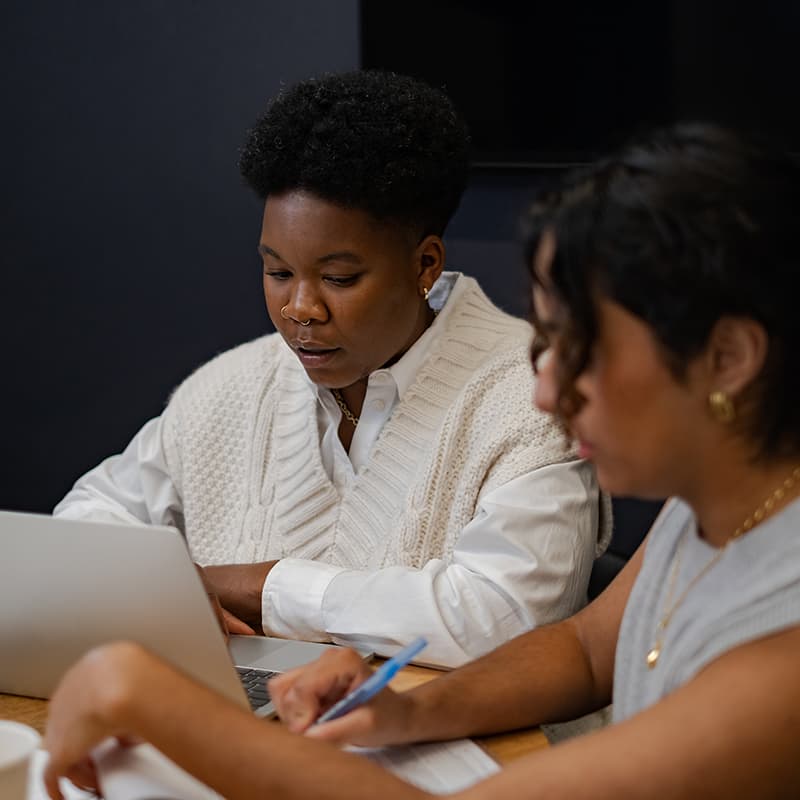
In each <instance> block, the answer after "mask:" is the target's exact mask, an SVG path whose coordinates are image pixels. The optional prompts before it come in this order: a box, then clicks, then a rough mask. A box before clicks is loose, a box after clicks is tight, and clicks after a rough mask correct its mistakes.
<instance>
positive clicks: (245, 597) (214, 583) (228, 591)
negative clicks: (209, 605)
mask: <svg viewBox="0 0 800 800" xmlns="http://www.w3.org/2000/svg"><path fill="white" fill-rule="evenodd" d="M277 563H278V562H277V561H262V562H261V563H259V564H221V565H217V566H206V567H202V569H201V574H202V575H203V582H204V583H205V585H206V590H207V591H208V592H210V593H213V594H216V595H217V597H219V601H220V603H221V604H222V608H223V609H224V610H225V612H226V617H225V619H226V621H228V620H229V618H230V617H232V618H233V619H234V620H236V623H239V625H241V624H244V625H247V626H248V627H249V628H250V631H249V632H250V633H253V632H254V631H256V630H258V631H260V630H262V624H261V595H262V592H263V589H264V581H265V580H266V579H267V575H269V573H270V570H271V569H272V568H273V567H274V566H275V565H276V564H277ZM237 627H238V625H236V626H235V627H234V626H231V625H230V624H229V625H228V630H229V632H230V633H243V632H244V633H246V632H247V631H242V630H238V629H236V628H237Z"/></svg>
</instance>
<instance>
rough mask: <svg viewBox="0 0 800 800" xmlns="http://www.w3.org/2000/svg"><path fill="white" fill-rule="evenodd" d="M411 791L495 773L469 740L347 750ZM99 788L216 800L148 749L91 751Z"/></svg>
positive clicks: (123, 795) (72, 798) (39, 790)
mask: <svg viewBox="0 0 800 800" xmlns="http://www.w3.org/2000/svg"><path fill="white" fill-rule="evenodd" d="M350 749H351V750H352V751H353V752H356V753H359V754H360V755H363V756H365V757H366V758H369V759H371V760H372V761H375V762H376V763H377V764H379V765H380V766H382V767H384V768H385V769H388V770H390V771H391V772H393V773H395V775H397V776H398V777H399V778H402V779H403V780H405V781H408V782H409V783H413V784H414V785H415V786H418V787H420V788H421V789H425V790H426V791H429V792H433V793H434V794H444V793H446V792H456V791H459V790H461V789H465V788H466V787H467V786H471V785H472V784H473V783H476V782H477V781H479V780H482V779H483V778H486V777H488V776H489V775H492V774H494V773H495V772H497V771H498V770H499V769H500V768H499V767H498V766H497V764H496V763H495V761H493V760H492V759H491V758H490V757H489V756H488V755H487V754H486V753H485V752H484V751H483V750H482V749H481V748H480V747H478V745H476V744H475V743H474V742H472V741H470V740H469V739H460V740H457V741H453V742H434V743H432V744H418V745H408V746H402V747H386V748H378V749H368V748H350ZM46 760H47V756H46V754H45V753H44V752H42V751H39V752H38V753H37V754H36V758H35V759H34V773H35V775H34V779H33V780H32V781H31V784H32V786H31V791H30V792H29V795H28V800H47V793H46V792H45V790H44V784H43V783H42V778H41V773H42V770H43V769H44V764H45V763H46ZM95 760H96V762H97V769H98V774H99V775H100V783H101V786H102V788H103V793H104V795H105V797H106V800H153V798H158V800H222V798H221V797H220V795H219V794H217V793H216V792H214V791H213V790H211V789H209V788H208V786H206V785H205V784H203V783H200V782H199V781H198V780H197V779H195V778H193V777H192V776H191V775H189V774H188V773H187V772H184V770H182V769H181V768H180V767H178V766H176V765H175V764H173V762H172V761H170V760H169V759H168V758H166V757H165V756H163V755H162V754H161V753H159V752H158V751H157V750H156V749H155V748H153V747H151V746H150V745H148V744H140V745H137V746H136V747H118V746H116V745H113V746H102V747H101V748H100V749H99V750H97V751H95ZM62 788H63V790H64V797H65V798H66V800H88V798H92V797H93V795H90V794H87V793H85V792H82V791H80V790H78V789H75V788H74V787H73V786H71V784H68V782H66V781H62Z"/></svg>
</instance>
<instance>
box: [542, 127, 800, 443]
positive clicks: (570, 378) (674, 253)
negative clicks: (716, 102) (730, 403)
mask: <svg viewBox="0 0 800 800" xmlns="http://www.w3.org/2000/svg"><path fill="white" fill-rule="evenodd" d="M546 230H550V231H552V232H553V234H554V236H555V240H556V253H555V257H554V260H553V262H552V265H551V267H550V269H549V275H548V276H542V275H538V274H537V273H536V269H535V265H534V256H535V253H536V251H537V248H538V246H539V243H540V240H541V237H542V235H543V233H544V231H546ZM527 258H528V263H529V264H530V265H531V269H532V272H533V280H534V282H535V283H539V284H540V285H546V286H547V287H549V290H550V291H552V292H554V293H555V297H556V299H557V301H558V302H559V303H561V304H563V307H564V308H565V310H566V313H567V317H568V323H567V329H566V331H565V335H564V337H562V338H563V340H564V341H563V343H562V346H561V347H560V349H559V355H560V359H559V363H560V370H559V375H558V383H559V410H560V412H561V414H562V415H563V416H564V417H569V416H570V415H571V414H574V413H575V411H576V410H577V408H579V407H580V404H581V402H582V400H581V398H580V396H579V395H578V393H577V392H576V391H575V380H576V378H577V376H578V375H580V374H581V372H582V371H583V370H584V369H586V367H587V365H588V364H589V361H590V359H591V354H592V347H593V343H594V341H595V339H596V337H597V335H598V315H597V306H596V303H597V298H598V296H604V297H606V298H608V299H610V300H612V301H613V302H616V303H618V304H619V305H621V306H623V307H624V308H625V309H627V310H628V311H629V312H630V313H632V314H634V315H636V316H637V317H639V318H640V319H641V320H642V321H644V322H645V323H646V324H647V325H648V326H649V327H650V328H651V330H652V332H653V334H654V336H655V338H656V340H657V341H658V342H659V344H660V346H661V348H662V352H663V357H664V360H665V363H666V364H667V365H668V367H669V368H670V370H671V372H672V374H673V375H674V376H675V378H676V379H677V380H681V379H683V378H684V376H685V373H686V368H687V365H688V363H689V361H690V360H691V359H692V358H693V357H694V356H696V355H698V354H699V353H700V352H701V351H702V350H703V349H704V347H705V345H706V344H707V341H708V337H709V334H710V333H711V330H712V328H713V326H714V324H715V323H716V322H717V321H718V320H719V319H720V318H722V317H726V316H732V317H747V318H752V319H754V320H756V321H757V322H759V323H760V324H761V325H762V326H763V328H764V330H765V331H766V333H767V336H768V341H769V350H768V356H767V359H766V362H765V364H764V366H763V368H762V370H761V372H760V374H759V375H758V377H757V379H756V381H755V382H754V383H753V384H752V385H751V386H750V387H748V389H747V391H746V393H745V395H746V397H743V398H739V399H743V400H746V401H747V402H746V403H743V405H744V406H745V407H746V408H747V409H748V410H750V409H752V412H751V413H747V414H745V415H743V418H742V420H741V423H740V424H741V427H742V429H743V430H744V432H745V433H746V435H748V436H749V437H750V439H751V441H752V442H753V443H754V446H755V448H754V449H755V454H756V455H757V456H759V457H763V458H771V457H776V456H786V455H798V454H800V311H799V310H798V298H799V297H800V164H798V161H797V159H796V158H794V157H793V156H791V155H788V154H784V153H780V152H776V151H774V150H772V149H770V148H769V147H765V146H764V145H762V144H760V143H757V142H755V141H753V140H752V139H749V138H745V137H743V136H740V135H737V134H736V133H734V132H732V131H729V130H726V129H722V128H719V127H716V126H713V125H707V124H681V125H678V126H674V127H671V128H668V129H662V130H658V131H655V132H653V133H652V134H650V135H648V136H646V137H643V138H641V139H639V140H637V141H636V142H634V143H632V144H631V145H630V146H628V147H627V148H625V149H624V150H622V151H621V152H620V153H618V154H617V155H614V156H612V157H610V158H608V159H606V160H604V161H602V162H601V163H598V164H597V165H595V166H593V167H591V168H590V169H588V170H585V171H582V172H579V173H574V174H572V175H570V176H569V177H567V178H566V179H565V180H564V181H563V182H562V183H561V185H559V186H558V187H557V188H555V189H551V190H549V191H548V192H547V193H546V194H545V195H544V196H542V197H541V198H540V199H539V200H538V201H537V202H536V203H535V205H534V206H533V208H532V210H531V212H530V215H529V219H528V236H527ZM533 323H534V327H536V326H537V320H536V318H535V312H534V319H533ZM546 346H547V342H546V340H545V338H544V337H543V336H542V335H540V334H537V336H536V337H535V339H534V345H533V351H532V356H533V359H534V363H535V359H536V358H537V357H538V355H539V353H541V351H542V350H543V349H544V348H545V347H546Z"/></svg>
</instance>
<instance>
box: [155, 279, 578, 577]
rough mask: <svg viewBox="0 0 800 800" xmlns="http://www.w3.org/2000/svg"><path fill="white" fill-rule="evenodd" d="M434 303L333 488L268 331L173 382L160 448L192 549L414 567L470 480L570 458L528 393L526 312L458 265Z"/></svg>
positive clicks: (459, 505)
mask: <svg viewBox="0 0 800 800" xmlns="http://www.w3.org/2000/svg"><path fill="white" fill-rule="evenodd" d="M449 302H453V303H455V304H456V306H455V307H454V308H453V309H452V312H451V313H450V314H449V315H448V318H447V320H446V321H445V320H443V322H446V326H445V327H444V329H443V330H442V331H440V332H439V335H438V338H437V340H436V341H435V342H434V343H433V345H432V349H431V351H430V354H429V357H428V358H427V360H426V361H425V363H424V365H423V366H422V368H421V369H420V371H419V373H418V374H417V376H416V378H415V380H414V382H413V383H412V385H411V386H410V387H409V388H408V390H407V391H406V393H405V394H404V396H403V399H402V400H401V402H400V403H399V404H398V406H397V407H396V408H395V410H394V413H393V414H392V416H391V418H390V419H389V421H388V422H387V423H386V425H385V426H384V428H383V430H382V431H381V433H380V436H379V438H378V440H377V442H376V443H375V446H374V448H373V450H372V453H371V457H370V460H369V462H368V464H367V465H366V466H365V467H364V468H363V469H362V470H360V471H359V472H358V473H357V475H356V476H355V478H354V480H353V481H352V483H351V484H350V485H349V486H348V487H347V489H345V490H344V491H343V492H341V493H340V492H339V491H338V490H337V489H336V488H335V487H334V485H333V484H332V483H331V481H330V479H329V478H328V475H327V474H326V472H325V469H324V467H323V464H322V459H321V456H320V452H319V434H318V431H317V422H316V410H315V403H316V402H317V401H316V398H315V397H314V395H313V392H312V390H311V388H310V387H309V385H308V382H307V380H306V379H305V378H304V375H303V373H302V366H301V365H300V363H299V361H298V360H297V358H296V356H295V355H294V354H293V353H292V351H291V350H290V349H289V348H288V347H287V345H286V344H285V343H284V342H283V340H282V339H281V338H280V336H279V335H277V334H273V335H269V336H265V337H263V338H260V339H257V340H255V341H253V342H250V343H248V344H245V345H242V346H240V347H237V348H235V349H234V350H231V351H229V352H227V353H224V354H222V355H220V356H218V357H217V358H215V359H214V360H213V361H211V362H209V363H208V364H206V365H205V366H203V367H201V368H200V369H199V370H198V371H197V372H195V373H194V374H193V375H192V376H191V377H189V378H188V379H187V380H186V381H185V382H184V383H183V384H182V385H181V386H180V387H179V388H178V389H177V390H176V392H175V393H174V395H173V397H172V399H171V401H170V403H169V406H168V407H167V410H166V412H165V421H166V424H165V426H164V431H165V433H164V450H165V452H166V456H167V461H168V465H169V469H170V474H171V476H172V477H173V479H174V482H175V485H176V487H177V489H178V491H179V493H180V495H181V498H182V502H183V516H184V526H185V533H186V536H187V540H188V542H189V546H190V549H191V552H192V556H193V558H194V559H195V560H196V561H198V562H199V563H202V564H214V563H248V562H252V561H262V560H270V559H276V558H284V557H295V558H306V559H314V560H318V561H323V562H326V563H330V564H334V565H336V566H342V567H347V568H354V569H377V568H380V567H385V566H390V565H403V566H409V567H421V566H422V565H424V564H425V563H426V562H427V561H429V560H430V559H432V558H444V559H448V558H449V557H450V556H451V554H452V551H453V547H454V544H455V542H456V539H457V538H458V535H459V533H460V531H461V529H462V528H463V527H464V526H465V525H466V524H467V523H468V522H469V521H470V520H471V519H472V518H473V517H474V515H475V512H476V509H477V504H478V501H479V498H480V497H481V495H482V494H483V493H485V492H487V491H489V490H491V489H493V488H495V487H497V486H499V485H502V484H504V483H506V482H508V481H510V480H513V479H514V478H516V477H518V476H520V475H522V474H524V473H527V472H529V471H531V470H533V469H536V468H537V467H541V466H544V465H546V464H552V463H556V462H559V461H565V460H568V459H570V458H572V457H573V456H572V454H571V453H570V452H569V451H568V450H567V449H566V445H565V441H564V438H563V436H562V434H561V432H560V430H559V429H558V428H557V426H556V425H555V424H554V423H553V422H552V421H551V420H550V418H549V417H548V416H547V415H545V414H543V413H541V412H538V411H536V410H534V409H533V408H532V406H531V402H532V401H531V398H532V394H533V377H532V374H531V369H530V364H529V359H528V345H529V340H530V327H529V326H528V324H527V323H525V322H524V321H522V320H519V319H516V318H515V317H511V316H509V315H507V314H505V313H503V312H502V311H500V310H499V309H497V308H496V307H495V306H494V305H492V303H491V302H490V301H489V299H488V298H487V297H486V295H485V294H484V293H483V292H482V291H481V289H480V287H479V286H478V284H477V283H476V282H475V281H474V280H473V279H472V278H468V277H465V276H461V277H460V278H459V281H458V284H457V287H456V288H455V289H454V292H453V295H452V296H451V298H450V301H449Z"/></svg>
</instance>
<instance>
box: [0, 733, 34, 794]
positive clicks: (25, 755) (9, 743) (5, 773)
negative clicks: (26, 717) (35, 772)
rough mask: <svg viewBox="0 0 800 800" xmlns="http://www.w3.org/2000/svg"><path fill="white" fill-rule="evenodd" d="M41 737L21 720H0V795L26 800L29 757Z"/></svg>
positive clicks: (31, 755) (31, 756) (30, 757)
mask: <svg viewBox="0 0 800 800" xmlns="http://www.w3.org/2000/svg"><path fill="white" fill-rule="evenodd" d="M40 742H41V737H40V736H39V734H38V733H36V731H35V730H34V729H33V728H30V727H28V726H27V725H23V724H22V723H21V722H11V721H9V720H0V797H1V798H2V799H3V800H26V798H27V796H28V772H29V771H30V764H31V759H32V758H33V754H34V752H35V751H36V748H37V747H39V743H40Z"/></svg>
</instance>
